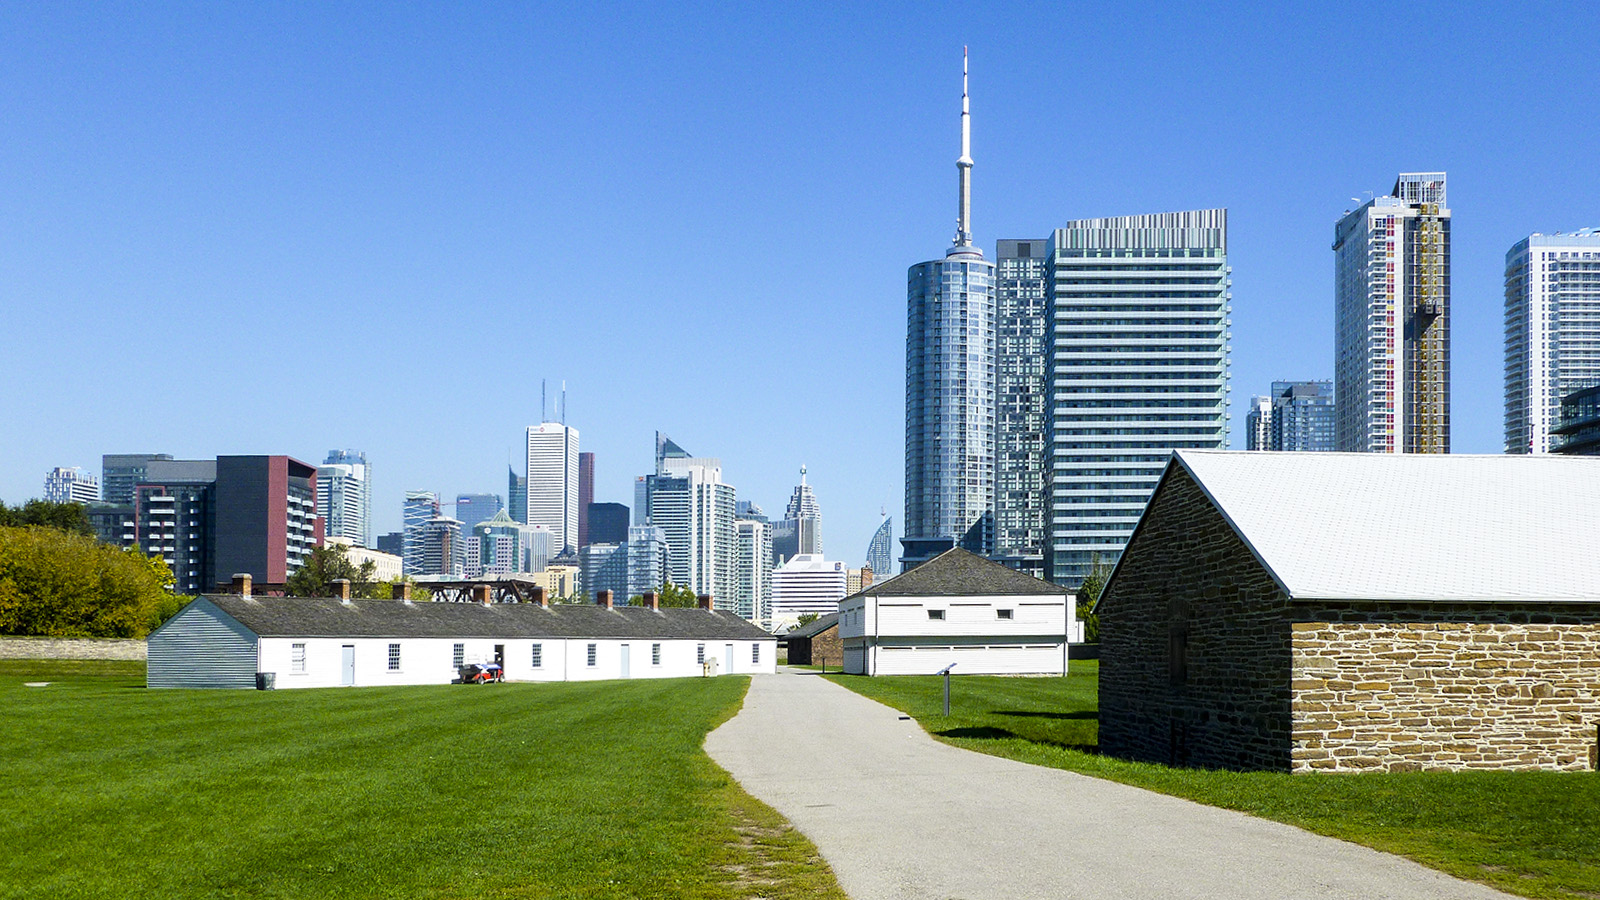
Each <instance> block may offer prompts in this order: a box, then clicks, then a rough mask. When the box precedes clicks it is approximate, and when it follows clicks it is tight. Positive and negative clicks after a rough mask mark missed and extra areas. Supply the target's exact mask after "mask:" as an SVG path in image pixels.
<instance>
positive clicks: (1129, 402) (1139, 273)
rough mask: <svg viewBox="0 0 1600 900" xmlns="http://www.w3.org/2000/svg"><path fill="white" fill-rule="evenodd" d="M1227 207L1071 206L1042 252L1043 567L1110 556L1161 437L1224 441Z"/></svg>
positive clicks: (1152, 480) (1067, 570) (1070, 569)
mask: <svg viewBox="0 0 1600 900" xmlns="http://www.w3.org/2000/svg"><path fill="white" fill-rule="evenodd" d="M1229 274H1230V270H1229V268H1228V213H1227V210H1223V209H1203V210H1192V211H1188V212H1173V213H1159V214H1155V215H1142V216H1121V217H1116V218H1103V219H1082V220H1079V221H1075V222H1069V223H1067V225H1066V226H1065V227H1063V228H1059V229H1057V230H1056V232H1055V236H1054V238H1053V243H1052V247H1051V253H1050V260H1049V274H1048V277H1049V286H1048V301H1049V310H1050V322H1051V333H1050V345H1049V346H1050V351H1049V354H1048V359H1047V374H1046V377H1047V379H1048V383H1049V385H1050V389H1049V390H1050V407H1049V409H1050V416H1049V421H1048V423H1047V429H1048V431H1047V440H1048V444H1049V449H1048V451H1047V453H1048V456H1049V465H1050V469H1049V478H1048V480H1047V481H1046V485H1047V488H1046V497H1047V501H1046V502H1047V504H1048V507H1047V512H1048V516H1049V523H1050V525H1049V530H1050V548H1049V551H1048V558H1047V559H1046V565H1047V575H1048V577H1049V579H1050V580H1051V581H1053V582H1055V583H1057V584H1064V585H1075V584H1077V583H1079V582H1081V581H1082V579H1083V577H1084V576H1085V575H1087V574H1088V573H1089V570H1090V568H1091V566H1093V564H1094V562H1095V561H1096V560H1099V561H1100V562H1103V563H1104V564H1105V565H1107V566H1110V565H1112V564H1114V563H1115V562H1116V560H1117V558H1118V557H1119V556H1120V555H1121V553H1122V548H1123V546H1124V545H1126V544H1127V542H1128V538H1129V537H1130V536H1131V535H1132V533H1133V527H1134V525H1135V524H1136V523H1137V522H1138V521H1139V516H1140V514H1141V513H1142V512H1143V511H1144V506H1145V503H1146V502H1147V501H1148V500H1149V499H1150V494H1151V492H1152V491H1154V490H1155V486H1156V482H1157V481H1158V480H1159V479H1160V477H1161V472H1162V470H1163V469H1164V468H1165V466H1166V464H1167V460H1168V459H1169V458H1170V457H1171V455H1172V451H1173V450H1175V449H1215V450H1221V449H1226V447H1227V446H1228V390H1229V387H1228V377H1229V372H1228V367H1229V362H1230V360H1229V344H1230V335H1229V331H1228V328H1229V319H1228V316H1229V314H1230V311H1231V310H1230V306H1231V298H1232V291H1231V288H1230V285H1231V284H1232V282H1231V281H1230V279H1229Z"/></svg>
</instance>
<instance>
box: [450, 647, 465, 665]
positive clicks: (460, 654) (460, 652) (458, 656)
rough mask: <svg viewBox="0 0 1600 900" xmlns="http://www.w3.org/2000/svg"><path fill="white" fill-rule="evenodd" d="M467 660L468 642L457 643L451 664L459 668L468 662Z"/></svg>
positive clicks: (451, 655)
mask: <svg viewBox="0 0 1600 900" xmlns="http://www.w3.org/2000/svg"><path fill="white" fill-rule="evenodd" d="M466 661H467V645H466V644H457V645H456V647H455V650H454V651H453V652H452V653H451V654H450V664H451V665H452V666H455V667H456V668H458V669H459V668H461V664H462V663H464V662H466Z"/></svg>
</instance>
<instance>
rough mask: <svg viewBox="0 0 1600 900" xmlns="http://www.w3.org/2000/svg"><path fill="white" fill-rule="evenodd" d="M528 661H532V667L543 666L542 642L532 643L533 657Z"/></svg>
mask: <svg viewBox="0 0 1600 900" xmlns="http://www.w3.org/2000/svg"><path fill="white" fill-rule="evenodd" d="M530 662H531V663H532V665H533V667H534V668H535V669H538V668H542V667H543V666H544V645H543V644H534V645H533V657H532V659H531V660H530Z"/></svg>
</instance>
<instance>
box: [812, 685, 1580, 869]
mask: <svg viewBox="0 0 1600 900" xmlns="http://www.w3.org/2000/svg"><path fill="white" fill-rule="evenodd" d="M1098 675H1099V664H1098V663H1096V662H1092V661H1075V662H1073V663H1072V670H1071V674H1070V675H1069V676H1068V677H1066V678H1000V677H981V676H965V677H957V678H953V679H952V680H951V701H950V717H949V718H948V719H946V718H945V717H944V716H943V714H942V713H943V708H942V706H943V679H941V678H938V677H934V676H929V677H896V678H863V677H859V676H850V675H833V674H831V673H830V674H829V675H827V676H826V677H828V678H830V679H833V680H835V681H837V682H838V683H839V684H842V685H844V686H845V687H848V688H850V689H852V690H854V691H856V692H858V693H861V694H864V695H866V696H868V697H871V698H873V699H874V700H878V701H880V702H882V703H885V704H887V705H889V706H893V707H895V708H897V709H899V710H901V711H902V712H905V713H908V714H910V715H911V716H912V717H914V718H915V719H916V720H917V721H918V722H919V723H921V724H922V726H923V727H924V728H925V729H927V730H928V731H929V732H931V733H932V734H933V735H934V736H936V737H938V738H939V739H941V740H944V741H947V742H949V743H951V744H954V745H956V746H958V747H965V748H967V749H969V750H977V751H980V752H983V753H991V754H994V755H996V756H1004V757H1009V758H1011V759H1016V760H1021V761H1022V762H1028V763H1034V764H1037V765H1044V766H1053V767H1055V768H1059V769H1070V770H1072V771H1074V772H1082V773H1084V774H1086V775H1094V776H1097V777H1100V778H1108V779H1111V780H1113V781H1120V782H1123V783H1125V784H1131V785H1136V786H1138V787H1142V788H1149V789H1151V790H1156V791H1161V792H1162V793H1166V794H1173V795H1176V796H1179V797H1187V798H1189V799H1191V800H1195V801H1198V802H1200V803H1206V804H1210V805H1212V806H1221V807H1226V808H1228V809H1237V810H1241V811H1244V812H1247V813H1251V814H1252V815H1257V816H1262V817H1264V818H1268V819H1275V820H1277V821H1279V822H1287V823H1289V824H1291V825H1298V826H1300V827H1302V828H1305V829H1307V830H1309V831H1315V832H1318V833H1321V834H1327V835H1332V836H1334V837H1338V838H1343V839H1345V840H1350V841H1354V842H1356V843H1360V844H1365V845H1367V846H1369V847H1375V848H1377V849H1379V850H1385V851H1388V852H1391V853H1398V854H1400V855H1402V856H1407V857H1410V858H1411V859H1414V860H1416V861H1418V862H1420V863H1423V864H1424V865H1428V866H1432V867H1433V868H1436V869H1440V870H1442V871H1445V872H1449V873H1450V874H1452V875H1456V876H1458V877H1461V878H1466V879H1470V880H1473V881H1481V882H1485V883H1488V884H1492V885H1494V886H1495V887H1498V888H1500V889H1501V890H1505V891H1508V892H1510V893H1516V894H1521V895H1524V896H1528V897H1562V898H1567V897H1581V898H1588V900H1594V898H1600V775H1597V774H1596V773H1593V772H1578V773H1553V772H1463V773H1405V774H1389V773H1371V774H1359V775H1355V774H1345V775H1289V774H1282V773H1273V772H1250V773H1241V772H1220V771H1207V770H1194V769H1174V768H1169V767H1167V766H1158V765H1150V764H1144V763H1130V762H1124V761H1121V760H1115V759H1109V758H1107V757H1102V756H1098V755H1096V752H1095V751H1096V747H1097V710H1098V690H1097V685H1098ZM1089 827H1092V823H1091V824H1090V826H1089Z"/></svg>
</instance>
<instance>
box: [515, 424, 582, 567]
mask: <svg viewBox="0 0 1600 900" xmlns="http://www.w3.org/2000/svg"><path fill="white" fill-rule="evenodd" d="M527 471H528V524H529V525H543V526H545V527H546V528H548V529H550V536H551V539H552V540H553V541H554V542H555V547H556V552H557V553H558V554H560V553H565V552H567V551H568V550H570V551H572V553H574V554H576V553H577V552H578V429H576V428H569V427H567V426H566V425H562V424H560V423H556V422H546V423H544V424H543V425H536V426H533V427H530V428H529V429H528V470H527Z"/></svg>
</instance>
